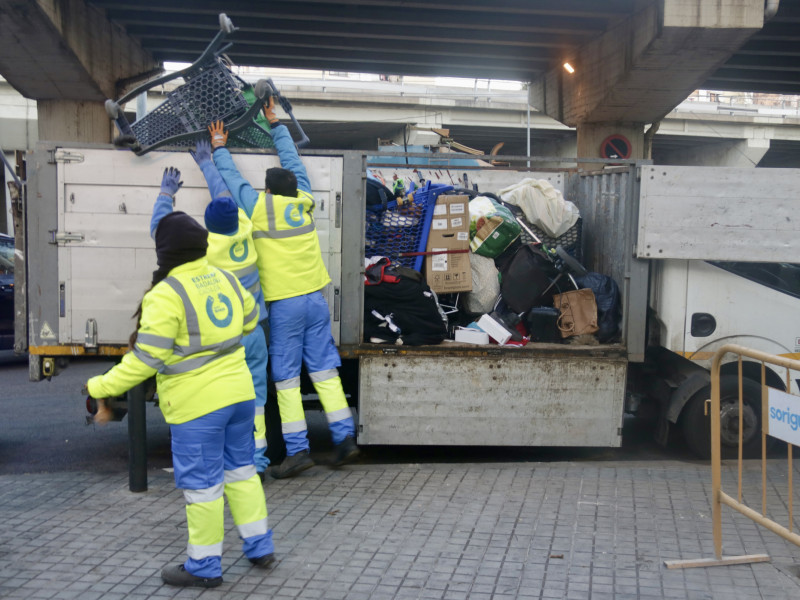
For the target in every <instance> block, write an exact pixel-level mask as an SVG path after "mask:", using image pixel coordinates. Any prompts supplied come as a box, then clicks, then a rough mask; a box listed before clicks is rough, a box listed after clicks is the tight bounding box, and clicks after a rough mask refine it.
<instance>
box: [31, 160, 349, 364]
mask: <svg viewBox="0 0 800 600" xmlns="http://www.w3.org/2000/svg"><path fill="white" fill-rule="evenodd" d="M234 159H235V161H236V162H237V165H239V166H240V167H241V170H242V173H243V175H244V176H245V177H247V178H249V180H250V181H251V182H252V183H253V184H254V187H255V188H256V189H261V188H262V187H263V180H264V173H265V171H266V169H267V167H269V166H274V165H277V163H278V159H277V156H275V155H274V154H268V153H264V152H260V153H247V152H244V153H241V154H239V153H237V154H236V155H235V158H234ZM31 162H32V163H33V165H32V166H33V169H36V170H37V172H36V174H35V176H31V177H29V181H30V183H29V190H28V193H29V201H28V206H27V218H28V240H27V242H28V246H27V249H28V252H27V254H28V257H29V261H30V264H29V273H34V274H35V282H36V285H35V286H32V288H31V289H29V290H28V291H29V294H28V302H29V307H28V314H29V322H30V323H29V324H30V332H31V334H30V337H29V340H30V345H31V355H32V356H37V355H50V356H52V355H58V354H80V353H83V351H84V348H85V347H88V348H91V347H92V345H93V344H96V345H98V346H104V345H106V346H118V347H121V348H124V347H125V346H126V345H127V340H128V336H129V334H130V332H131V331H132V330H133V328H134V327H135V323H134V322H133V321H132V319H131V316H132V314H133V313H134V311H135V309H136V306H137V304H138V302H139V300H140V299H141V297H142V295H143V293H144V292H145V291H146V290H147V289H148V288H149V286H150V278H151V274H152V272H153V270H154V269H155V268H156V257H155V251H154V243H153V241H152V239H151V238H150V227H149V226H150V217H151V214H152V208H153V203H154V202H155V199H156V197H157V196H158V192H159V187H160V184H161V178H162V174H163V171H164V169H165V168H166V167H167V166H175V167H177V168H179V169H180V170H181V174H182V180H183V182H184V185H183V187H182V188H181V190H180V192H179V193H178V194H177V196H176V203H175V210H182V211H184V212H186V213H188V214H190V215H192V216H193V217H195V218H196V219H197V220H198V221H200V222H201V223H202V222H203V213H204V211H205V207H206V205H207V204H208V202H209V201H210V196H209V193H208V190H207V187H206V183H205V179H204V178H203V175H202V173H201V171H200V169H199V168H198V167H197V165H196V164H195V163H194V160H193V159H192V158H191V156H190V155H189V153H188V152H152V153H149V154H147V155H146V156H142V157H138V156H136V155H134V154H133V153H132V152H128V151H120V150H118V149H112V148H110V147H98V146H94V147H75V148H68V149H63V148H59V149H48V148H43V149H41V150H39V151H37V152H36V153H35V154H34V155H33V159H32V161H31ZM304 163H305V165H306V167H307V169H308V171H309V176H310V179H311V181H312V185H313V186H314V195H315V200H316V203H317V206H316V211H315V218H316V224H317V230H318V235H319V238H320V245H321V247H322V249H323V260H324V261H325V264H326V266H327V268H328V270H329V272H330V274H331V277H332V280H333V284H332V285H330V286H327V287H326V288H325V290H324V293H325V294H326V295H327V296H328V300H329V302H330V306H331V310H332V312H333V307H334V295H335V290H336V289H338V288H339V287H340V285H341V284H340V280H341V229H340V222H334V215H335V213H336V211H337V207H336V203H337V200H336V199H337V198H340V196H341V182H342V159H341V157H339V156H332V155H331V156H307V157H304ZM54 240H55V242H54ZM53 242H54V243H53ZM92 323H94V324H96V340H93V339H91V338H89V339H87V331H92V328H91V327H90V325H91V324H92ZM87 328H88V329H87ZM333 332H334V337H335V338H338V335H339V327H338V321H337V322H335V323H334V327H333ZM86 342H89V344H88V345H86ZM56 346H60V347H58V348H56ZM34 360H35V359H34ZM32 369H33V366H32ZM33 375H34V374H33V372H32V373H31V376H32V378H34V377H33Z"/></svg>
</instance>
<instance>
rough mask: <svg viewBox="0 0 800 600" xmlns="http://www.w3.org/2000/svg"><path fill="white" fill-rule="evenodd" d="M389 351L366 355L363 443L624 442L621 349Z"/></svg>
mask: <svg viewBox="0 0 800 600" xmlns="http://www.w3.org/2000/svg"><path fill="white" fill-rule="evenodd" d="M472 348H477V347H474V346H473V347H472ZM480 348H483V347H480ZM385 352H388V353H384V351H376V352H362V353H361V355H360V357H359V363H360V365H359V372H360V389H359V411H360V412H359V433H358V442H359V443H360V444H389V445H400V444H403V445H405V444H408V445H443V446H444V445H464V446H486V445H489V446H607V447H608V446H619V445H620V443H621V439H622V438H621V425H622V416H623V401H624V396H625V377H626V371H627V360H626V355H625V349H624V347H622V346H561V345H547V344H535V345H534V344H532V345H529V346H528V347H526V348H492V349H488V350H484V349H480V350H473V349H465V348H463V347H457V346H456V345H455V344H445V345H444V346H442V347H423V348H419V349H410V350H401V351H397V350H396V348H387V349H385Z"/></svg>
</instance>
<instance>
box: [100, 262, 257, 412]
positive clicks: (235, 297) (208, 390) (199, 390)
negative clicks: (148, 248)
mask: <svg viewBox="0 0 800 600" xmlns="http://www.w3.org/2000/svg"><path fill="white" fill-rule="evenodd" d="M257 323H258V307H257V306H256V303H255V300H254V299H253V296H252V295H251V294H250V293H249V292H247V290H245V289H244V287H243V286H242V285H241V283H239V281H238V280H237V279H236V277H234V276H233V275H232V274H231V273H228V272H227V271H222V270H220V269H217V268H215V267H212V266H210V265H209V264H208V260H207V259H206V258H200V259H198V260H195V261H192V262H188V263H185V264H183V265H180V266H178V267H175V268H174V269H172V270H171V271H170V272H169V276H168V277H167V278H166V279H164V280H163V281H160V282H159V283H158V284H156V285H155V286H154V287H153V289H152V290H150V291H149V292H147V294H145V296H144V298H143V300H142V318H141V324H140V326H139V333H138V338H137V340H136V345H135V346H134V349H133V351H132V352H128V353H127V354H125V356H123V357H122V361H121V362H120V363H119V364H118V365H116V366H115V367H114V368H113V369H111V370H110V371H108V372H107V373H106V374H104V375H99V376H97V377H93V378H92V379H90V380H89V383H88V387H89V394H90V395H91V396H92V397H93V398H108V397H110V396H119V395H121V394H123V393H124V392H126V391H127V390H129V389H131V388H132V387H134V386H135V385H137V384H138V383H141V382H142V381H144V380H145V379H147V378H148V377H151V376H152V375H153V374H156V383H157V385H158V397H159V406H160V407H161V411H162V412H163V413H164V418H165V419H166V421H167V423H172V424H177V423H185V422H186V421H191V420H192V419H196V418H198V417H201V416H203V415H206V414H208V413H210V412H213V411H215V410H218V409H220V408H223V407H225V406H229V405H231V404H236V403H238V402H243V401H246V400H251V399H253V398H255V390H254V389H253V380H252V377H251V376H250V372H249V371H248V369H247V364H246V363H245V357H244V347H243V346H242V345H241V344H240V341H241V339H242V336H243V334H246V333H249V332H250V331H252V330H253V328H254V327H255V326H256V324H257Z"/></svg>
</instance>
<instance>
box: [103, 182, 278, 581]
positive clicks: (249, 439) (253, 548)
mask: <svg viewBox="0 0 800 600" xmlns="http://www.w3.org/2000/svg"><path fill="white" fill-rule="evenodd" d="M181 184H182V182H180V172H178V171H177V170H176V169H172V168H170V169H168V170H167V172H165V175H164V180H163V182H162V193H166V194H168V195H170V196H174V195H175V192H177V190H178V189H179V188H180V186H181ZM207 236H208V232H207V231H206V230H205V229H204V228H203V227H201V226H200V225H199V224H198V223H197V222H196V221H195V220H194V219H192V218H191V217H190V216H188V215H187V214H186V213H183V212H172V213H170V214H168V215H166V216H164V217H163V218H162V219H161V221H160V223H159V224H158V228H157V229H156V232H155V242H156V254H157V256H158V265H159V268H158V270H157V271H155V272H154V273H153V287H152V288H151V289H150V290H149V291H148V292H147V293H146V294H145V295H144V298H143V299H142V303H141V306H140V310H139V311H138V314H139V324H138V326H137V331H136V333H135V334H134V335H133V336H132V340H131V341H132V346H133V350H132V351H131V352H128V353H127V354H125V356H123V358H122V361H121V362H120V363H119V364H117V365H116V366H115V367H114V368H112V369H111V370H110V371H108V372H107V373H105V374H104V375H100V376H97V377H93V378H91V379H90V380H89V381H88V383H87V387H88V390H89V394H90V395H91V396H92V397H93V398H107V397H112V396H119V395H121V394H123V393H124V392H125V391H127V390H129V389H131V388H132V387H134V386H135V385H137V384H139V383H141V382H143V381H145V380H146V379H148V378H149V377H151V376H153V375H154V374H155V375H156V383H157V386H158V396H159V406H160V408H161V411H162V412H163V414H164V418H165V420H166V421H167V423H169V425H170V432H171V435H172V462H173V466H174V475H175V485H176V486H177V487H178V488H182V489H183V494H184V498H185V500H186V520H187V523H188V527H189V540H188V545H187V554H188V558H187V559H186V561H185V562H184V563H183V564H179V565H173V566H170V567H166V568H164V569H163V570H162V572H161V577H162V579H163V580H164V582H165V583H167V584H170V585H176V586H199V587H216V586H218V585H220V584H221V583H222V567H221V554H222V542H223V537H224V533H225V529H224V522H223V516H224V515H223V510H224V500H223V493H224V495H225V496H227V498H228V503H229V505H230V509H231V513H232V514H233V520H234V523H235V524H236V527H237V529H238V531H239V535H240V536H241V538H242V540H243V544H242V548H243V551H244V553H245V555H246V556H247V558H248V559H249V560H250V562H251V563H253V564H254V565H257V566H262V567H266V566H268V565H269V564H270V563H272V562H273V561H274V548H273V542H272V530H271V529H269V526H268V523H267V505H266V500H265V498H264V490H263V488H262V486H261V482H260V481H259V478H258V475H257V474H256V468H255V465H254V464H253V449H254V443H253V418H254V413H255V408H254V402H253V398H254V395H255V394H254V389H253V382H252V379H251V378H250V373H249V371H248V369H247V364H246V363H245V357H244V348H243V347H242V345H241V340H242V336H243V335H245V334H247V333H248V332H250V331H252V329H253V328H254V327H256V325H257V323H258V315H259V311H258V307H257V306H256V303H255V301H254V299H253V296H252V295H251V294H250V293H249V292H248V291H247V290H246V289H245V288H244V287H243V286H242V285H241V283H240V282H239V281H238V280H237V279H236V277H234V276H233V275H232V274H231V273H228V272H227V271H223V270H220V269H217V268H215V267H211V266H210V265H209V264H208V261H207V259H206V248H207Z"/></svg>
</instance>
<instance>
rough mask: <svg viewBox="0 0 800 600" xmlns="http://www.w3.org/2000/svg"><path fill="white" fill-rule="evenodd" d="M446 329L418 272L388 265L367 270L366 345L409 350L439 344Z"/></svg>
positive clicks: (437, 305)
mask: <svg viewBox="0 0 800 600" xmlns="http://www.w3.org/2000/svg"><path fill="white" fill-rule="evenodd" d="M446 337H447V325H446V324H445V321H444V319H443V317H442V314H441V313H440V312H439V303H438V302H437V300H436V296H435V295H434V293H433V292H432V291H431V289H430V288H429V287H428V285H427V284H426V283H425V282H424V280H423V278H422V275H421V274H420V273H419V272H418V271H414V270H413V269H408V268H405V267H401V266H394V265H390V264H389V260H388V259H383V260H382V261H380V262H379V263H377V264H375V265H372V266H371V267H369V268H368V269H367V285H365V286H364V341H365V342H370V341H373V342H375V341H382V342H388V343H393V344H394V343H400V344H405V345H408V346H422V345H426V344H440V343H441V342H442V341H443V340H444V339H445V338H446Z"/></svg>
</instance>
